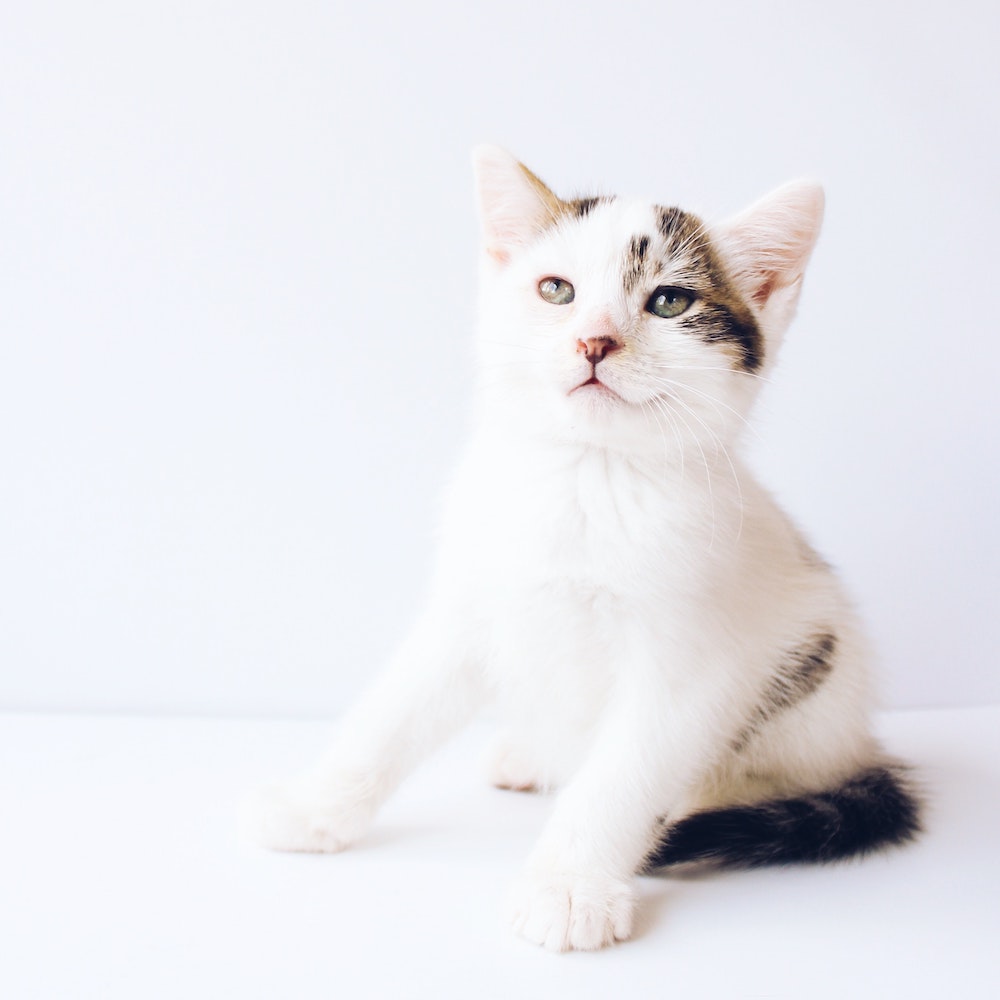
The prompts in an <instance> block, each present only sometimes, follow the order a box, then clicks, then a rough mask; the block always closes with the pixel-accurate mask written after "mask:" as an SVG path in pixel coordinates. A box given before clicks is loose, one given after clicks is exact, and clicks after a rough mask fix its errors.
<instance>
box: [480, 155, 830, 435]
mask: <svg viewBox="0 0 1000 1000" xmlns="http://www.w3.org/2000/svg"><path fill="white" fill-rule="evenodd" d="M475 167H476V178H477V184H478V190H479V202H480V212H481V216H482V224H483V249H484V254H483V268H482V279H481V280H482V299H481V321H480V337H481V344H480V347H481V359H482V376H483V386H482V390H483V392H484V394H485V395H486V397H487V399H488V401H489V402H488V404H487V407H488V410H489V411H491V412H493V413H494V414H496V413H499V414H501V415H502V418H503V419H505V420H508V421H511V422H514V423H525V424H526V425H527V426H531V427H535V428H536V429H538V430H541V431H542V432H544V433H552V432H555V433H557V434H561V435H563V436H565V437H567V438H569V439H575V440H580V441H587V442H593V443H597V444H606V445H611V446H614V447H619V448H624V449H627V450H632V449H642V448H643V447H646V446H651V445H652V444H656V445H657V446H659V447H663V442H664V440H666V438H665V436H664V430H666V431H667V434H668V437H669V440H671V441H673V443H674V444H676V445H678V446H679V447H681V448H683V447H686V446H691V447H695V446H697V447H700V448H703V447H704V445H705V444H706V443H708V444H710V445H711V444H718V443H719V442H722V443H726V442H728V441H729V440H730V439H731V438H732V436H733V434H734V433H735V432H736V431H737V430H738V427H739V424H740V422H741V418H742V416H743V414H744V413H745V412H746V411H747V410H748V409H749V406H750V404H751V402H752V400H753V397H754V396H755V395H756V391H757V387H758V385H759V384H760V376H761V374H762V372H764V371H765V370H766V369H767V367H768V365H769V363H770V361H771V359H772V357H773V354H774V352H775V350H776V349H777V346H778V344H779V343H780V340H781V336H782V335H783V334H784V331H785V329H786V327H787V326H788V323H789V322H790V321H791V318H792V315H793V313H794V311H795V306H796V303H797V301H798V296H799V290H800V288H801V284H802V277H803V274H804V271H805V267H806V263H807V261H808V259H809V255H810V253H811V251H812V247H813V244H814V243H815V240H816V237H817V235H818V232H819V227H820V222H821V219H822V214H823V192H822V189H821V188H819V187H817V186H816V185H813V184H807V183H793V184H788V185H786V186H784V187H782V188H779V189H778V190H777V191H775V192H774V193H772V194H771V195H769V196H767V197H766V198H764V199H762V200H761V201H759V202H757V203H756V204H755V205H753V206H751V207H750V208H749V209H747V210H746V211H745V212H743V213H742V214H741V215H739V216H737V217H736V218H734V219H732V220H730V221H729V222H727V223H724V224H722V225H718V226H707V225H706V224H705V223H703V222H702V221H701V220H700V219H698V218H697V217H696V216H694V215H691V214H689V213H687V212H683V211H681V210H680V209H677V208H663V207H661V206H659V205H650V204H647V203H644V202H636V201H630V200H625V199H620V198H604V197H601V198H584V199H578V200H574V201H564V200H563V199H561V198H559V197H557V196H556V195H555V194H553V193H552V192H551V191H550V190H549V189H548V188H547V187H546V186H545V185H544V184H543V183H542V182H541V181H540V180H539V179H538V178H537V177H536V176H535V175H534V174H532V173H531V171H529V170H528V169H527V168H526V167H525V166H523V165H522V164H520V163H518V162H517V160H515V159H514V158H513V157H511V156H510V155H509V154H507V153H506V152H504V151H503V150H501V149H497V148H495V147H489V146H483V147H479V148H478V149H477V150H476V152H475Z"/></svg>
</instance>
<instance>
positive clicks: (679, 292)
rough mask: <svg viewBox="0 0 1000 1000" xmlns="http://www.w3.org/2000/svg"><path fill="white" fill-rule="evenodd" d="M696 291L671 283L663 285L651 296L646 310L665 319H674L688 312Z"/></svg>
mask: <svg viewBox="0 0 1000 1000" xmlns="http://www.w3.org/2000/svg"><path fill="white" fill-rule="evenodd" d="M694 299H695V295H694V292H688V291H686V290H685V289H683V288H674V287H672V286H671V285H661V286H660V287H659V288H657V289H656V291H655V292H653V294H652V295H650V297H649V301H648V302H647V303H646V312H651V313H652V314H653V315H654V316H660V317H662V318H663V319H673V318H674V316H680V314H681V313H683V312H687V311H688V309H690V308H691V304H692V303H693V302H694Z"/></svg>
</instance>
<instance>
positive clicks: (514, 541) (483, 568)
mask: <svg viewBox="0 0 1000 1000" xmlns="http://www.w3.org/2000/svg"><path fill="white" fill-rule="evenodd" d="M467 496H468V501H467V502H468V506H469V509H468V510H466V511H465V517H464V520H465V529H466V530H465V531H464V532H463V534H464V539H463V546H464V547H465V549H466V551H467V552H468V553H474V558H475V561H476V565H477V567H478V568H479V570H480V574H479V575H481V576H483V577H485V578H486V579H487V580H488V581H490V583H491V585H492V586H493V587H496V588H500V589H502V590H522V589H529V590H535V589H537V588H538V587H540V586H541V587H545V586H555V587H557V588H559V589H560V590H564V589H566V588H570V589H572V588H574V587H576V588H578V589H579V590H580V591H581V593H584V594H587V593H589V592H591V591H594V590H596V591H600V592H611V593H624V592H627V591H629V590H631V589H633V588H635V587H640V588H644V587H645V586H646V585H648V584H649V583H651V582H653V581H652V580H650V579H649V577H650V575H651V574H653V575H656V574H658V573H662V572H663V568H664V564H663V560H662V554H663V553H664V552H665V551H668V550H670V549H671V548H673V547H676V546H677V545H678V544H683V530H682V528H681V522H682V521H683V511H682V510H680V509H678V504H677V503H676V499H675V498H674V497H673V496H672V495H671V491H670V489H669V484H668V483H665V482H664V481H663V480H662V479H660V480H658V479H657V478H656V477H654V476H651V475H649V474H648V473H646V472H645V471H644V470H642V469H638V468H636V467H635V466H634V465H632V464H630V463H629V462H627V461H625V460H624V459H622V458H619V457H616V456H613V455H608V454H607V453H606V452H604V451H600V450H596V449H595V450H580V451H567V452H560V451H554V452H544V451H537V452H535V451H530V450H525V451H521V452H518V453H509V452H508V453H505V454H502V455H500V456H499V457H498V458H497V460H496V461H495V462H494V463H493V464H492V465H491V467H490V468H489V469H488V470H486V471H485V473H482V472H480V474H479V475H478V476H477V477H475V478H474V480H473V483H472V489H471V490H470V491H469V492H468V494H467Z"/></svg>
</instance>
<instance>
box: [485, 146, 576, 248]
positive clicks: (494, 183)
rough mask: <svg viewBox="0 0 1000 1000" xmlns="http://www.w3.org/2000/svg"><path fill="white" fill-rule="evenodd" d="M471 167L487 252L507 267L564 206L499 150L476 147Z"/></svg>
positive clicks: (518, 164)
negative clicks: (516, 252)
mask: <svg viewBox="0 0 1000 1000" xmlns="http://www.w3.org/2000/svg"><path fill="white" fill-rule="evenodd" d="M472 164H473V168H474V170H475V174H476V189H477V191H478V194H479V217H480V220H481V222H482V225H483V245H484V249H485V250H486V253H487V254H489V256H490V257H492V258H493V259H494V260H495V261H497V263H500V264H506V263H507V261H508V260H510V257H511V254H512V253H513V252H514V251H515V250H517V249H518V248H519V247H523V246H525V245H526V244H527V243H529V242H530V241H531V240H532V239H533V238H534V237H535V236H537V235H538V233H539V232H540V231H541V230H543V229H544V228H545V227H546V226H548V225H551V223H552V222H553V221H555V219H556V218H557V217H558V216H559V214H560V211H561V209H562V202H561V201H560V200H559V199H558V198H557V197H556V196H555V195H554V194H553V193H552V192H551V191H550V190H549V189H548V188H547V187H546V186H545V185H544V184H543V183H542V182H541V181H540V180H539V179H538V178H537V177H536V176H535V175H534V174H533V173H532V172H531V171H530V170H529V169H528V168H527V167H526V166H524V164H523V163H519V162H518V161H517V160H516V159H514V157H513V156H511V155H510V153H508V152H507V151H506V150H503V149H500V147H499V146H477V147H476V148H475V149H474V150H473V151H472Z"/></svg>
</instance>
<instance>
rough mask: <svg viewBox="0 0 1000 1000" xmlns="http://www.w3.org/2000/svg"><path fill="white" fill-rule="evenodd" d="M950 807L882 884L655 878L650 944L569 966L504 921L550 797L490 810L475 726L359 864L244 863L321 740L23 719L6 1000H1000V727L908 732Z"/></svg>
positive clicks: (941, 805)
mask: <svg viewBox="0 0 1000 1000" xmlns="http://www.w3.org/2000/svg"><path fill="white" fill-rule="evenodd" d="M882 728H883V732H884V735H885V739H886V742H887V743H888V744H889V746H890V747H891V748H892V749H893V750H894V751H895V752H896V753H898V754H899V755H901V756H904V757H906V758H908V759H909V760H911V761H912V762H914V763H916V764H917V765H919V768H920V770H921V772H922V775H923V778H924V781H925V783H926V786H927V788H928V790H929V793H930V797H931V802H932V808H931V810H930V813H929V817H928V826H929V829H928V832H927V834H926V835H925V837H924V838H923V839H922V841H921V842H920V843H918V844H917V845H915V846H912V847H910V848H908V849H906V850H903V851H899V852H897V853H894V854H891V855H886V856H884V857H877V858H873V859H869V860H867V861H865V862H863V863H860V864H851V865H847V866H840V867H833V868H825V869H820V868H811V869H810V868H805V869H795V870H792V869H786V870H770V871H761V872H754V873H749V874H747V873H743V874H735V875H724V876H719V875H716V876H712V877H702V878H700V879H691V880H677V879H665V878H655V879H654V878H649V879H643V880H642V898H643V901H642V911H641V916H640V920H639V929H638V934H637V935H636V938H635V939H634V940H633V941H631V942H629V943H627V944H624V945H621V946H619V947H617V948H615V949H612V950H609V951H605V952H600V953H597V954H570V955H550V954H548V953H545V952H543V951H541V950H539V949H536V948H534V947H532V946H530V945H527V944H524V943H522V942H521V941H519V940H517V939H515V938H514V937H513V936H512V935H511V934H510V933H509V932H508V930H507V928H506V927H505V926H504V925H503V923H502V922H501V920H500V918H499V916H498V914H499V912H500V901H501V899H502V896H503V893H504V889H505V886H506V884H507V883H508V882H509V881H510V879H511V878H512V876H513V875H514V873H515V872H516V871H517V867H518V864H519V861H520V859H521V858H523V857H524V855H525V854H526V853H527V850H528V848H529V845H530V843H531V841H532V838H533V836H534V835H535V833H536V832H537V831H538V830H539V829H540V827H541V825H542V822H543V820H544V817H545V814H546V812H547V810H548V808H549V801H548V800H546V799H544V798H541V797H538V796H530V795H516V794H513V793H504V792H499V791H495V790H493V789H491V788H489V787H488V786H487V785H486V784H485V783H484V782H483V780H482V778H481V769H480V766H479V757H480V751H481V748H482V745H483V743H484V736H485V735H486V734H485V731H484V730H483V729H476V730H473V731H471V732H470V733H468V734H467V735H466V736H465V737H463V738H462V739H461V740H459V741H457V742H456V743H454V744H452V745H451V746H450V747H448V748H446V749H445V751H443V752H442V753H441V754H440V755H439V756H438V757H436V758H435V759H434V760H432V761H431V762H430V763H429V764H427V765H426V766H425V767H424V768H423V769H422V770H420V771H419V772H418V773H417V774H416V775H415V776H414V777H413V778H412V779H411V780H410V782H409V783H408V784H407V785H406V786H405V787H404V789H403V790H402V791H401V792H400V793H399V795H398V796H397V797H396V799H394V800H393V801H392V803H390V805H389V806H388V808H387V809H386V811H385V812H384V814H383V815H382V817H381V820H380V822H379V823H378V825H377V828H376V830H375V832H374V833H373V835H372V836H371V837H370V838H369V840H368V841H367V842H366V843H365V844H364V845H363V846H362V847H359V848H358V849H356V850H354V851H353V852H349V853H347V854H343V855H338V856H328V857H320V856H289V855H279V854H269V853H266V852H264V851H260V850H258V849H256V848H254V847H252V846H249V845H246V844H242V843H240V842H239V840H238V837H237V833H236V822H235V814H236V806H237V802H238V801H239V799H240V797H241V795H242V794H243V793H244V792H246V791H248V790H249V789H251V788H252V787H253V786H254V785H256V784H257V782H258V781H260V780H262V779H267V778H271V777H275V776H278V775H281V774H283V773H287V772H290V771H293V770H294V769H295V768H296V766H298V765H299V764H302V763H305V762H307V761H308V760H309V759H310V757H311V755H312V754H313V753H314V752H316V751H317V750H318V749H319V748H320V747H321V746H322V744H323V743H324V740H325V734H326V731H327V727H325V726H322V725H318V724H315V723H291V722H265V721H220V720H203V719H199V720H188V719H174V720H170V719H147V718H98V717H93V716H36V715H32V716H28V715H6V716H0V778H2V795H0V997H3V998H5V1000H22V998H46V1000H50V998H59V1000H61V998H73V1000H75V998H89V997H95V998H101V1000H115V998H126V997H127V998H129V1000H149V998H160V997H183V998H202V997H209V998H213V1000H214V998H220V1000H221V998H228V997H239V998H241V1000H246V998H256V997H260V998H265V997H267V998H271V997H274V998H289V1000H309V998H312V997H349V998H354V997H362V998H367V997H379V998H422V997H428V998H430V997H433V998H435V1000H437V998H449V997H456V998H459V997H460V998H463V1000H467V998H468V1000H471V998H482V997H487V998H492V997H497V998H522V997H531V998H533V997H540V998H541V997H545V998H549V997H563V996H565V997H573V998H589V997H601V998H619V997H628V998H632V997H651V998H652V997H656V998H658V1000H659V998H665V997H673V998H700V997H725V998H737V997H790V998H797V1000H798V998H806V997H808V998H825V997H837V998H845V997H851V998H856V997H879V998H886V1000H892V998H896V997H906V998H912V997H953V998H956V1000H966V998H972V997H997V996H1000V960H998V958H997V957H996V952H997V945H996V941H997V940H1000V863H998V861H997V854H998V848H997V830H998V828H1000V708H976V709H963V710H938V711H932V712H931V711H929V712H907V713H895V714H892V715H888V716H885V717H884V718H883V720H882Z"/></svg>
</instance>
